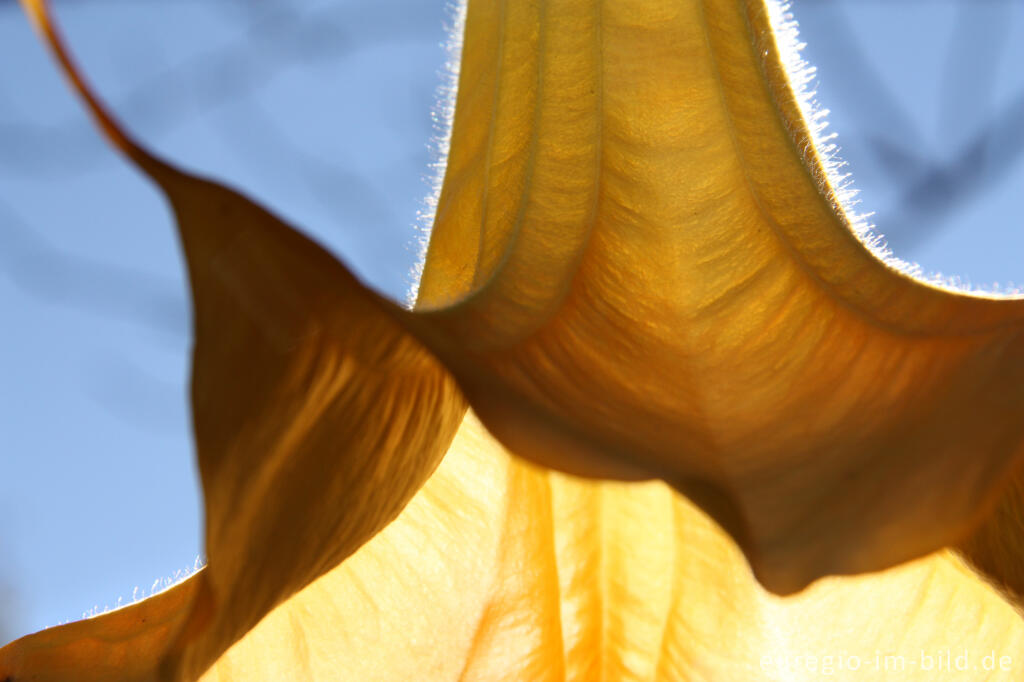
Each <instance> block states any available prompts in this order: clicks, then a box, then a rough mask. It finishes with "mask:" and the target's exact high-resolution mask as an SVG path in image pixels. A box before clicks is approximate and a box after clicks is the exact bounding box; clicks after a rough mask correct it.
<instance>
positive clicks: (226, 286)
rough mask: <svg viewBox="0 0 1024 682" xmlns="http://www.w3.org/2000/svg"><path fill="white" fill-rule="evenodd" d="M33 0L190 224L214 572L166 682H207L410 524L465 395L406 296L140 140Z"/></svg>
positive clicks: (199, 425) (119, 139)
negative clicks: (311, 592) (330, 580)
mask: <svg viewBox="0 0 1024 682" xmlns="http://www.w3.org/2000/svg"><path fill="white" fill-rule="evenodd" d="M25 5H26V8H27V9H28V10H29V12H30V13H31V14H32V16H33V17H34V19H35V20H36V23H37V25H38V26H39V27H40V29H41V30H42V31H43V33H44V34H45V35H46V37H47V39H48V40H49V41H50V43H51V45H52V46H53V47H54V49H55V51H56V53H57V55H58V57H59V58H60V59H61V61H62V63H63V65H64V68H65V71H66V73H67V74H68V75H69V77H70V78H71V79H72V80H73V82H74V84H75V86H76V87H77V89H78V90H79V93H80V94H81V95H82V96H83V98H84V99H85V100H86V101H87V103H88V104H89V107H90V109H91V111H92V113H93V115H94V116H95V117H96V118H97V120H98V121H99V123H100V125H101V127H102V128H103V129H104V130H105V132H106V133H107V135H108V137H109V138H110V139H111V140H112V141H113V142H114V144H116V145H117V146H118V147H120V148H121V149H122V150H123V151H124V152H125V153H126V155H127V156H129V157H130V158H131V159H132V160H133V161H134V162H135V163H136V165H138V166H139V168H140V169H141V170H143V171H144V172H146V173H147V174H148V175H149V177H150V178H152V179H153V180H154V182H156V183H157V185H159V187H160V189H161V190H163V192H164V193H165V194H166V196H167V198H168V199H169V200H170V203H171V206H172V208H173V210H174V213H175V215H176V217H177V222H178V227H179V232H180V235H181V239H182V243H183V245H184V251H185V256H186V260H187V263H188V269H189V275H190V282H191V288H192V295H193V296H192V297H193V308H194V327H195V345H194V349H193V367H192V370H193V373H192V408H193V424H194V429H195V437H196V449H197V455H198V461H199V470H200V474H201V477H202V483H203V491H204V496H205V503H206V506H205V509H206V524H205V525H206V527H205V531H206V548H207V560H208V566H207V568H206V569H205V570H204V571H202V572H201V573H200V574H199V576H198V577H197V578H196V579H195V580H194V582H195V583H196V586H195V587H194V588H193V587H190V588H189V591H190V592H189V593H190V594H191V595H193V596H192V597H191V599H190V600H184V599H183V600H182V601H181V604H186V603H187V604H188V608H189V614H188V617H187V618H186V619H185V620H184V622H183V624H182V625H181V628H180V631H179V632H178V634H177V635H176V637H175V638H173V639H172V640H171V641H170V646H169V648H168V649H167V650H166V651H165V652H164V653H162V654H161V656H160V657H159V658H156V659H154V660H153V661H152V663H153V664H154V665H157V666H158V667H159V671H160V676H161V679H167V680H177V679H194V678H195V677H197V676H198V675H199V674H200V673H201V672H202V671H203V670H205V669H206V668H207V667H208V666H209V665H210V664H211V663H212V662H213V661H214V660H216V659H217V658H218V657H219V656H220V654H221V653H222V652H223V651H224V650H225V649H226V648H227V647H229V646H230V645H231V644H232V643H233V642H234V641H235V640H236V639H238V637H240V636H241V635H242V634H243V633H245V632H246V631H248V630H249V629H250V628H251V627H252V626H253V625H255V624H256V623H257V622H258V621H259V620H260V619H261V618H262V617H263V616H264V615H265V614H266V613H267V612H268V611H269V610H270V609H272V608H273V607H274V606H275V605H277V604H278V603H280V602H281V601H283V600H284V599H285V598H287V597H288V596H289V595H291V594H292V593H294V592H295V591H297V590H299V589H301V588H302V587H304V586H305V585H306V584H308V583H309V582H310V581H312V580H313V579H315V578H317V577H318V576H320V575H322V574H323V573H325V572H327V571H328V570H330V569H331V568H333V567H334V566H335V565H337V564H338V563H339V562H340V561H342V560H343V559H344V558H345V557H347V556H348V555H349V554H351V553H352V552H353V551H355V549H357V548H358V547H359V546H360V545H362V544H363V543H364V542H366V540H368V539H369V538H370V537H372V536H373V535H374V534H375V533H376V532H377V531H379V530H380V529H381V528H382V527H384V526H385V525H386V524H387V523H389V522H390V521H391V520H392V519H394V517H395V516H396V515H397V514H398V513H399V511H401V509H402V508H403V507H404V506H405V504H406V503H407V502H408V501H409V499H410V498H411V497H412V496H413V494H415V492H416V491H417V490H418V489H419V488H420V486H421V485H422V484H423V482H424V481H426V479H427V477H428V476H429V475H430V474H431V473H432V472H433V470H434V468H435V467H436V466H437V463H438V462H439V461H440V458H441V456H442V455H443V454H444V452H445V450H446V449H447V447H448V445H449V443H450V442H451V439H452V438H453V436H454V434H455V431H456V429H457V428H458V425H459V423H460V421H461V419H462V415H463V413H464V412H465V403H464V401H463V399H462V396H461V394H460V392H459V390H458V388H457V386H456V384H455V382H454V380H453V379H452V377H451V376H450V375H449V373H448V372H447V371H446V370H445V368H444V367H443V366H442V365H440V363H439V362H438V361H437V360H436V359H435V358H434V356H433V355H431V354H430V353H429V352H428V351H427V350H426V349H424V347H423V346H422V345H421V344H420V343H419V342H418V341H416V340H415V339H414V338H413V337H412V336H410V335H409V334H408V333H407V332H406V331H405V330H404V329H403V328H402V326H401V325H400V323H399V321H398V319H397V318H396V315H395V311H396V310H397V308H396V306H395V305H394V304H392V303H389V302H387V301H385V300H383V299H381V298H380V297H379V296H377V295H376V294H374V293H373V292H371V291H369V290H368V289H366V288H365V287H363V286H362V285H361V284H360V283H359V282H358V281H357V280H356V279H355V278H354V277H353V276H352V275H351V274H350V273H349V272H348V271H347V270H346V269H345V268H344V266H342V265H341V264H340V263H339V262H338V261H337V260H335V259H334V258H333V257H332V256H330V255H329V254H328V253H326V252H325V251H324V250H323V249H321V248H320V247H318V246H317V245H316V244H314V243H313V242H311V241H310V240H308V239H306V238H304V237H303V236H301V235H300V234H299V233H297V232H296V231H295V230H293V229H292V228H290V227H288V226H286V225H284V224H283V223H282V222H280V221H279V220H278V219H277V218H275V217H274V216H272V215H271V214H270V213H268V212H267V211H265V210H264V209H262V208H261V207H259V206H257V205H256V204H254V203H253V202H251V201H249V200H248V199H246V198H245V197H243V196H241V195H239V194H237V193H235V192H233V191H231V190H229V189H227V188H225V187H222V186H220V185H217V184H214V183H212V182H208V181H205V180H202V179H199V178H196V177H193V176H190V175H188V174H185V173H182V172H180V171H178V170H176V169H174V168H172V167H171V166H169V165H167V164H165V163H163V162H162V161H160V160H159V159H157V158H155V157H154V156H153V155H151V154H150V153H149V152H147V151H146V150H145V149H144V148H142V147H141V146H140V145H138V144H137V143H135V142H134V141H133V140H131V139H130V137H128V135H127V134H126V133H125V132H123V130H122V129H121V128H120V127H119V126H118V125H117V123H116V122H115V121H114V120H113V119H112V118H111V117H110V116H108V115H107V114H106V113H105V112H104V110H103V108H102V106H101V105H100V103H99V102H98V101H97V100H96V99H95V98H94V97H93V96H92V94H91V93H90V91H89V89H88V87H87V86H86V84H85V83H84V82H83V80H82V78H81V76H80V75H79V74H78V73H77V71H76V70H75V68H74V66H73V64H72V63H71V61H70V59H69V57H68V55H67V54H66V52H65V51H64V50H63V48H62V46H61V43H60V40H59V38H58V36H57V34H56V32H55V29H54V27H53V24H52V23H51V22H50V20H49V17H48V16H47V13H46V6H45V3H44V2H42V1H31V0H26V3H25ZM191 582H192V581H190V584H191ZM124 617H125V618H130V616H124ZM118 618H121V616H115V617H114V619H113V620H115V621H116V620H117V619H118ZM85 627H86V631H88V630H89V627H88V626H85ZM154 646H155V644H154ZM10 655H12V656H16V654H10ZM126 674H129V675H135V671H134V668H126ZM0 679H3V674H0ZM129 679H130V678H129Z"/></svg>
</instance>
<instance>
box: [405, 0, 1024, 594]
mask: <svg viewBox="0 0 1024 682" xmlns="http://www.w3.org/2000/svg"><path fill="white" fill-rule="evenodd" d="M464 43H465V47H464V53H463V62H462V64H463V65H462V70H461V73H460V84H459V90H458V100H457V106H456V112H455V120H454V128H453V131H452V145H451V154H450V158H449V166H448V170H447V174H446V176H445V183H444V188H443V190H442V194H441V197H440V202H439V205H438V210H437V217H436V223H435V227H434V233H433V235H432V240H431V244H430V248H429V252H428V259H427V264H426V268H425V271H424V277H423V283H422V288H421V292H420V297H419V304H420V308H421V310H422V311H423V312H421V313H420V315H419V316H418V317H416V318H414V319H413V320H412V321H411V322H410V324H412V325H414V326H415V327H416V329H417V332H418V334H419V335H421V336H422V337H423V338H425V339H427V340H428V343H429V345H430V346H431V347H432V348H433V349H434V350H435V352H437V353H438V354H439V356H441V357H442V359H443V360H444V361H445V363H446V364H447V365H448V366H449V367H450V368H451V369H452V371H453V372H454V373H455V374H456V375H457V377H458V379H459V382H460V385H462V387H463V389H464V391H465V393H466V395H467V397H468V398H469V400H470V402H471V403H472V404H473V406H474V409H475V410H476V411H477V413H478V414H479V415H480V417H481V419H482V420H483V422H484V423H485V424H486V425H487V426H488V428H490V429H491V430H492V432H493V433H495V434H496V435H497V436H498V437H499V439H501V440H502V441H503V442H504V443H505V444H506V445H507V446H508V447H510V449H511V450H512V451H514V452H515V453H516V454H519V455H522V456H524V457H527V458H530V459H532V460H534V461H537V462H540V463H542V464H545V465H547V466H552V467H555V468H559V469H562V470H565V471H569V472H575V473H579V474H584V475H591V476H602V477H604V476H612V477H618V478H624V479H630V478H644V477H657V478H661V479H663V480H665V481H667V482H669V483H670V484H671V485H673V486H674V487H676V488H677V489H678V490H680V491H682V492H684V493H685V494H687V495H688V496H690V497H691V498H692V499H694V500H696V501H697V502H698V503H699V504H700V505H701V506H702V507H703V508H704V509H705V510H707V511H708V512H709V513H711V514H712V516H714V517H715V518H716V519H717V520H718V521H719V522H720V523H721V524H722V525H723V526H724V527H726V528H727V529H728V530H729V531H730V533H732V534H733V536H734V537H735V538H736V540H737V541H738V542H739V544H740V545H741V546H742V547H743V550H744V552H745V553H746V554H747V556H748V558H749V560H750V561H751V563H752V565H753V566H754V569H755V571H756V573H757V575H758V577H759V578H760V579H761V580H762V581H763V582H764V584H765V585H767V586H768V587H769V588H770V589H772V590H774V591H777V592H780V593H788V592H792V591H795V590H798V589H800V588H801V587H803V586H805V585H806V584H808V583H809V582H810V581H812V580H813V579H815V578H817V577H820V576H822V575H828V574H844V573H856V572H863V571H869V570H876V569H880V568H884V567H887V566H891V565H894V564H896V563H899V562H902V561H906V560H908V559H911V558H914V557H918V556H921V555H923V554H926V553H928V552H931V551H933V550H935V549H938V548H940V547H942V546H945V545H949V544H952V543H954V542H956V541H957V540H960V539H962V538H964V537H965V536H966V535H967V533H968V532H969V530H970V529H971V528H972V527H973V526H974V525H976V524H977V523H978V521H979V520H980V519H981V518H982V517H983V516H984V514H985V513H986V512H988V511H989V509H990V508H991V507H992V505H993V504H994V503H995V500H996V498H997V496H998V494H999V493H1000V491H1001V488H1002V487H1003V486H1004V485H1005V484H1006V481H1007V480H1008V478H1009V476H1010V474H1011V472H1012V471H1013V470H1014V469H1015V468H1016V467H1017V466H1018V465H1019V464H1020V461H1021V457H1022V455H1024V300H1021V299H1020V298H1016V299H1002V300H997V299H995V298H985V297H981V296H972V295H966V294H962V293H954V292H951V291H946V290H941V289H938V288H935V287H933V286H930V285H928V284H925V283H922V282H919V281H916V280H913V279H912V278H910V277H909V276H907V275H905V274H902V273H901V272H899V271H897V270H896V269H894V268H893V267H891V266H890V265H888V264H886V263H885V262H883V261H881V260H879V259H878V258H877V257H876V256H875V255H874V254H872V253H871V252H870V250H869V249H868V248H867V247H866V246H865V245H864V244H863V243H861V241H860V240H859V239H858V237H857V235H856V233H855V232H854V230H853V228H852V227H851V225H850V222H849V220H848V218H847V217H846V216H845V215H844V213H843V211H842V209H841V208H840V207H839V206H838V201H837V199H836V196H835V192H834V190H833V188H832V187H831V186H830V185H829V184H828V181H827V178H826V173H825V171H824V170H823V167H822V164H821V162H820V160H819V158H818V157H817V153H816V151H815V149H814V147H813V142H812V139H811V135H810V133H809V132H808V128H807V125H806V123H805V121H804V120H803V119H802V117H801V113H800V111H799V108H798V105H797V102H796V99H795V96H794V94H793V92H792V90H791V88H790V85H789V83H788V81H787V77H786V74H785V71H784V69H783V66H782V64H781V62H780V58H779V50H778V48H777V46H776V43H775V39H774V37H773V33H772V29H771V26H770V25H769V19H768V16H767V11H766V8H765V5H764V3H763V2H761V1H760V0H745V1H737V0H663V1H651V0H616V1H615V2H604V1H602V0H552V1H551V2H544V3H523V2H508V1H506V2H470V3H469V6H468V10H467V16H466V32H465V40H464Z"/></svg>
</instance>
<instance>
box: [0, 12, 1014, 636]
mask: <svg viewBox="0 0 1024 682" xmlns="http://www.w3.org/2000/svg"><path fill="white" fill-rule="evenodd" d="M287 6H288V5H287V3H278V2H262V3H245V2H241V1H237V2H236V1H232V0H223V1H221V0H219V1H218V2H206V3H204V2H199V1H197V0H193V1H181V2H154V3H124V2H115V1H106V2H102V1H97V2H89V3H70V2H69V3H58V5H57V7H58V12H59V17H60V19H61V22H62V24H63V26H64V29H65V33H66V35H67V37H68V39H69V42H70V44H71V45H72V48H73V51H74V52H75V54H76V55H78V57H79V59H80V61H81V63H82V64H83V66H84V69H85V71H86V73H88V74H89V76H90V77H91V78H92V80H93V81H94V83H95V84H96V86H97V89H98V90H99V92H101V93H102V94H103V96H104V97H105V98H106V99H107V100H108V101H109V102H111V104H112V105H113V107H114V109H115V110H116V111H117V112H118V114H119V115H120V116H121V117H122V118H123V119H124V120H126V121H127V123H128V125H129V126H130V128H131V129H132V130H133V131H134V132H136V133H137V135H138V136H139V137H140V138H142V139H144V140H146V141H147V142H149V143H150V144H151V145H153V146H155V147H156V148H157V149H158V150H159V151H161V152H162V153H163V154H164V155H166V156H168V157H170V158H172V159H175V160H176V161H178V162H179V163H181V164H183V165H185V166H187V167H189V168H191V169H195V170H200V171H201V172H203V173H204V174H207V175H210V176H213V177H216V178H219V179H223V180H226V181H228V182H229V183H231V184H233V185H235V186H237V187H241V188H243V189H244V190H245V191H246V192H247V193H249V194H251V195H253V196H256V197H259V199H260V200H261V201H262V202H263V203H265V204H268V205H269V206H271V207H272V208H273V209H274V210H275V211H277V212H278V213H279V214H281V215H283V216H285V217H286V218H288V219H289V220H290V221H291V222H292V223H293V224H295V225H298V226H301V227H302V229H304V230H306V231H307V232H308V233H310V234H312V235H314V236H316V238H317V239H319V240H320V241H321V242H322V243H324V244H325V245H327V246H328V247H329V248H330V249H331V250H333V251H334V252H335V253H336V254H338V255H339V256H341V257H342V258H343V259H344V260H345V261H346V262H347V263H348V264H349V265H351V266H352V267H353V268H354V269H355V270H356V271H357V272H358V273H359V274H360V275H362V276H363V277H364V278H365V279H367V280H368V281H369V282H371V283H372V284H373V285H374V286H376V287H378V288H380V289H382V290H383V291H385V292H387V293H389V294H390V295H392V296H394V297H396V298H401V297H403V296H404V293H405V291H406V289H407V287H408V285H409V273H410V271H411V268H412V266H413V264H414V262H415V259H416V257H417V254H418V244H417V240H418V234H417V219H416V216H417V212H418V211H419V210H421V209H422V208H423V198H424V197H425V196H426V194H427V192H428V183H427V179H429V178H430V177H431V174H432V171H431V170H430V163H431V161H432V156H431V153H430V151H429V142H430V139H431V137H432V136H433V134H434V129H433V122H432V118H431V111H432V108H433V103H434V100H435V92H436V89H437V87H438V85H439V83H440V77H439V74H440V72H441V71H442V70H443V63H444V60H445V59H446V53H445V50H444V49H443V47H442V44H443V42H444V41H445V39H446V34H445V31H444V27H443V26H444V23H445V21H446V17H447V16H448V15H447V13H446V10H445V6H444V3H443V2H442V1H441V0H377V1H376V2H369V1H367V0H364V1H363V2H355V1H352V0H348V1H337V0H335V1H331V2H327V1H325V0H319V1H317V2H307V3H303V4H302V7H301V10H299V9H295V10H291V11H289V10H287V9H286V8H287ZM794 11H795V13H796V16H797V19H798V20H799V21H800V22H801V38H802V39H803V40H804V41H806V42H807V43H808V47H807V48H806V50H805V52H804V55H805V57H806V58H807V59H808V60H809V61H811V62H812V63H813V64H815V65H816V66H817V67H818V74H819V77H818V80H817V87H818V99H819V101H820V102H821V103H822V105H823V106H825V107H826V108H829V109H830V110H831V112H832V113H831V115H830V116H829V120H830V122H831V126H830V129H831V130H834V131H837V132H838V133H839V135H840V137H839V142H840V144H841V146H842V156H843V157H844V158H845V159H846V160H847V161H848V162H849V167H848V170H849V171H850V172H852V173H853V178H854V184H855V186H856V187H858V188H859V189H860V190H861V194H860V197H861V204H860V209H861V210H863V211H874V212H875V213H876V218H875V221H876V222H877V223H878V229H879V231H880V232H882V233H884V234H886V235H887V236H889V237H890V241H891V243H892V244H893V246H894V248H895V250H896V252H897V255H899V256H901V257H903V258H906V259H909V260H915V261H918V262H920V263H921V264H922V266H923V267H924V268H925V269H926V270H929V271H935V270H938V271H941V272H942V273H943V274H945V275H948V276H959V277H961V278H962V279H964V280H967V281H970V282H972V283H974V284H977V285H984V284H988V283H991V282H1000V283H1002V284H1003V285H1004V286H1005V285H1008V284H1010V283H1011V282H1017V283H1018V284H1024V258H1022V255H1024V222H1022V219H1021V217H1020V212H1019V210H1017V207H1018V206H1019V201H1020V199H1019V197H1020V194H1021V191H1022V190H1024V163H1022V159H1024V155H1022V154H1019V153H1017V152H1016V151H1014V150H1016V149H1017V147H1018V146H1020V145H1021V138H1022V137H1024V129H1022V128H1024V126H1022V125H1021V124H1016V125H1013V124H1012V123H1013V121H1015V120H1024V116H1020V115H1016V114H1019V113H1020V112H1019V110H1018V109H1014V108H1013V107H1014V103H1015V102H1016V99H1015V98H1019V97H1021V95H1020V93H1021V92H1022V89H1024V76H1022V75H1021V72H1020V69H1019V66H1017V65H1019V64H1021V63H1024V9H1022V6H1021V5H1020V3H1013V2H998V1H993V2H984V3H977V2H974V3H968V2H953V1H948V2H946V1H942V0H937V1H935V2H923V1H919V2H913V1H903V2H865V1H864V0H859V1H857V0H851V1H848V2H842V1H840V0H797V2H796V4H795V7H794ZM0 54H2V56H3V60H2V63H3V64H4V66H3V67H2V68H3V71H2V78H0V140H2V142H0V145H2V149H3V154H2V155H0V309H2V310H3V312H4V318H5V319H4V323H3V325H2V326H0V329H2V338H3V346H2V348H3V351H4V352H3V353H0V518H3V519H4V523H3V524H2V525H0V557H3V561H0V640H3V641H5V640H6V639H8V638H12V637H14V636H17V635H20V634H24V633H26V632H29V631H32V630H35V629H39V628H41V627H44V626H48V625H53V624H56V623H59V622H64V621H67V620H74V619H77V618H80V617H81V616H82V615H83V614H84V613H86V612H88V611H90V610H92V609H94V608H98V609H99V610H102V609H104V608H105V607H113V606H115V605H117V603H118V600H119V599H121V600H123V601H130V600H131V599H132V597H133V594H138V595H144V594H147V593H148V592H149V590H150V589H151V588H152V586H153V585H154V584H155V583H158V582H159V581H160V580H163V579H167V578H170V577H172V576H174V574H175V573H176V572H177V571H180V570H184V569H188V568H191V567H192V566H193V564H194V562H195V560H196V557H197V556H198V555H199V553H200V552H201V537H200V523H201V511H200V503H199V496H198V491H197V488H196V473H195V467H194V465H193V462H192V445H191V442H190V437H189V421H188V411H187V409H188V405H187V400H186V382H187V372H188V367H187V355H186V354H187V349H188V343H189V331H188V325H189V322H188V319H189V318H188V315H189V313H188V308H187V303H186V301H187V291H186V288H185V283H184V280H183V273H182V264H181V262H180V258H179V251H178V246H177V243H176V239H175V236H174V232H173V227H172V225H171V222H170V218H169V215H168V213H167V210H166V207H165V205H164V203H163V201H162V199H161V198H160V196H159V195H158V194H157V193H156V192H155V190H154V189H153V188H152V187H150V186H149V185H148V184H147V182H146V181H144V180H143V179H141V178H140V177H139V176H138V175H137V174H136V173H135V172H134V171H132V170H130V169H129V168H128V167H127V166H126V165H125V164H124V163H123V162H121V161H120V159H119V158H118V157H116V156H115V155H114V154H113V153H111V152H109V151H108V150H107V149H106V148H105V147H104V146H103V144H102V143H101V142H100V141H99V139H98V138H97V137H96V136H95V134H94V133H93V132H92V130H91V128H90V126H89V123H88V122H87V121H86V120H85V118H84V117H83V116H82V113H81V109H80V107H79V106H78V104H77V102H75V101H74V100H73V99H72V98H71V97H70V95H69V94H68V92H67V90H66V88H65V87H64V85H63V83H62V82H61V81H60V79H59V77H58V76H57V74H56V71H55V70H54V68H53V66H52V64H51V62H50V60H49V57H48V55H47V54H46V53H45V52H44V51H43V50H42V48H41V47H40V46H39V45H38V43H37V41H36V39H35V37H34V36H33V35H32V34H31V32H30V31H29V29H28V27H27V24H26V22H25V21H24V19H23V17H22V16H21V14H20V12H18V11H17V8H16V7H12V6H10V4H8V3H5V4H3V5H0ZM858 55H859V57H858ZM965 93H966V94H965ZM1007 112H1009V113H1007ZM1015 115H1016V118H1014V116H1015ZM1001 117H1002V118H1001ZM1006 120H1009V121H1010V122H1011V123H1010V124H1006V123H1005V121H1006ZM1000 121H1003V124H1000ZM985 130H997V131H998V132H999V135H998V136H996V137H994V138H993V139H985V138H984V137H981V138H979V134H980V133H981V132H982V131H985ZM978 139H981V140H982V141H983V142H984V144H980V143H978V142H977V141H978ZM965 150H966V151H965ZM972 150H973V151H972ZM968 152H971V153H968ZM972 154H973V155H972ZM979 159H980V160H979ZM949 169H958V173H955V174H954V173H950V172H947V171H949ZM936 187H939V189H940V190H941V191H935V189H936ZM922 188H923V189H922ZM929 188H931V190H932V191H930V192H929V191H928V190H929ZM136 588H137V590H136ZM0 643H2V641H0Z"/></svg>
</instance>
